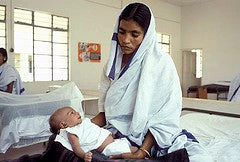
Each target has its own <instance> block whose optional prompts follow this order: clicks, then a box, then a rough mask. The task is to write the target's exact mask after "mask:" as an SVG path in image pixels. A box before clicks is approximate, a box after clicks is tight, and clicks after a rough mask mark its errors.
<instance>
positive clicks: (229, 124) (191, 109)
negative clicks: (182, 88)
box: [180, 98, 240, 162]
mask: <svg viewBox="0 0 240 162" xmlns="http://www.w3.org/2000/svg"><path fill="white" fill-rule="evenodd" d="M180 124H181V128H184V129H186V130H188V131H189V132H191V133H192V134H193V135H194V136H195V137H196V138H197V140H198V141H199V142H200V143H201V144H202V145H203V146H204V147H205V148H206V150H207V151H208V152H209V153H210V155H211V156H212V157H213V159H214V162H229V161H231V162H237V161H240V155H239V152H240V127H239V125H240V103H236V102H235V103H232V102H227V101H216V100H207V99H195V98H183V111H182V116H181V122H180Z"/></svg>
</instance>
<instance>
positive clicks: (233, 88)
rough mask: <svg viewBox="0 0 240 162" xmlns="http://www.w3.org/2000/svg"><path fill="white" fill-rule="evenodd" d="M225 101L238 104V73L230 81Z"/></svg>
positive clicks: (239, 100)
mask: <svg viewBox="0 0 240 162" xmlns="http://www.w3.org/2000/svg"><path fill="white" fill-rule="evenodd" d="M227 100H228V101H231V102H240V73H239V74H238V75H237V76H236V77H235V78H234V79H233V80H232V81H231V84H230V87H229V92H228V99H227Z"/></svg>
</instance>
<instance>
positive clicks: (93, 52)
mask: <svg viewBox="0 0 240 162" xmlns="http://www.w3.org/2000/svg"><path fill="white" fill-rule="evenodd" d="M100 60H101V45H100V44H99V43H85V42H79V43H78V61H79V62H100Z"/></svg>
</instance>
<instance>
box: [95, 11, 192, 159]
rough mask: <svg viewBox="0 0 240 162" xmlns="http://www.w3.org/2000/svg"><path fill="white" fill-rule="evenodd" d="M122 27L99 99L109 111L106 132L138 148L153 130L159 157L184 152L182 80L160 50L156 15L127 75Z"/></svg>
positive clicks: (100, 107) (115, 42) (112, 48)
mask: <svg viewBox="0 0 240 162" xmlns="http://www.w3.org/2000/svg"><path fill="white" fill-rule="evenodd" d="M118 22H119V21H118V20H117V22H116V25H115V29H114V34H113V39H112V42H111V50H110V57H109V61H108V63H107V66H106V67H105V68H106V69H105V70H104V73H103V76H102V81H101V89H100V98H99V111H104V112H105V116H106V121H107V128H109V129H110V128H111V129H114V130H115V131H116V130H117V131H119V132H121V133H122V134H123V135H125V136H127V137H128V138H129V139H130V140H131V141H133V142H134V143H136V144H137V145H139V146H141V145H142V142H143V140H144V136H145V135H146V133H147V131H148V130H149V131H150V132H151V133H152V135H153V136H154V138H155V140H156V142H157V145H158V148H160V149H158V153H157V156H161V155H163V154H166V153H170V152H173V151H175V150H178V149H181V148H184V145H185V144H186V142H187V137H186V136H184V135H180V134H181V133H180V132H181V130H180V129H179V121H180V114H181V109H182V92H181V86H180V82H179V77H178V74H177V71H176V68H175V65H174V63H173V61H172V59H171V57H170V56H169V55H168V54H166V53H164V52H162V51H161V49H160V45H159V44H158V41H157V34H156V31H155V21H154V18H153V15H151V21H150V26H149V28H148V30H147V32H146V34H145V37H144V39H143V41H142V43H141V45H140V46H139V48H138V49H137V51H136V53H135V55H134V57H133V58H132V60H131V62H130V64H129V67H128V68H127V70H126V71H125V72H124V73H123V74H121V61H122V52H121V49H120V46H119V44H118V43H117V41H116V33H117V31H118ZM120 75H121V76H120ZM114 130H113V131H114ZM178 137H179V138H178ZM195 143H197V142H195Z"/></svg>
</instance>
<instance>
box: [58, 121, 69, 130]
mask: <svg viewBox="0 0 240 162" xmlns="http://www.w3.org/2000/svg"><path fill="white" fill-rule="evenodd" d="M67 127H68V126H67V123H66V122H64V121H61V122H60V128H61V129H63V128H67Z"/></svg>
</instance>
